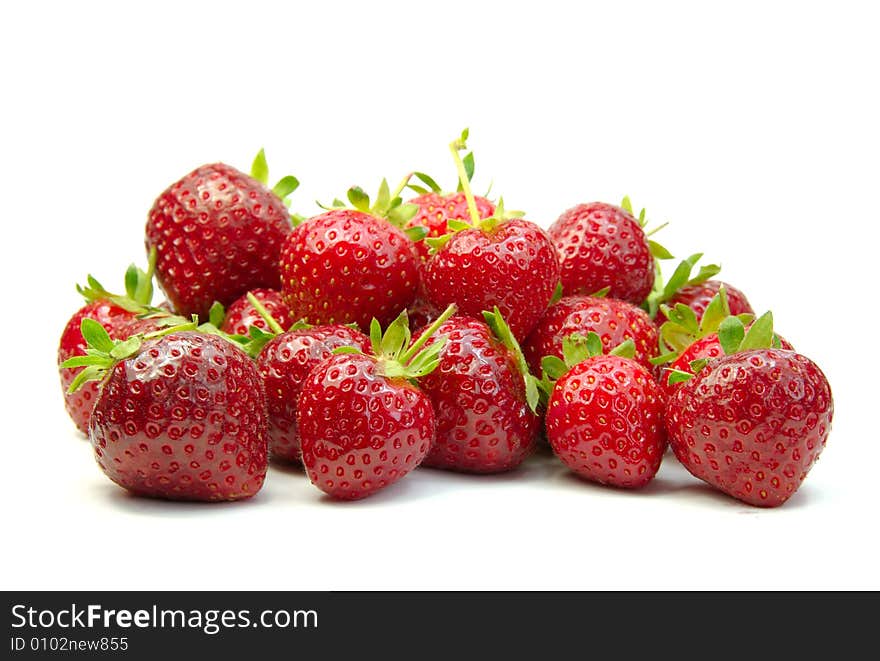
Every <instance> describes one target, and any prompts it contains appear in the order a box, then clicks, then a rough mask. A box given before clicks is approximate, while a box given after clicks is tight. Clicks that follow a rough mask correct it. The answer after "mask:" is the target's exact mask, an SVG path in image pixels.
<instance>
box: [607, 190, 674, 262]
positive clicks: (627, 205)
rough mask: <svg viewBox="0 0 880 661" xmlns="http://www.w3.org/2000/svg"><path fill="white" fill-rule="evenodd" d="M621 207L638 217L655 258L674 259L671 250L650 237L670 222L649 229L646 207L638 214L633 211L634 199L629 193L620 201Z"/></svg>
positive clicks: (637, 219)
mask: <svg viewBox="0 0 880 661" xmlns="http://www.w3.org/2000/svg"><path fill="white" fill-rule="evenodd" d="M620 208H621V209H623V210H624V211H626V212H627V213H628V214H629V215H630V216H632V217H633V218H635V219H636V221H638V223H639V227H641V228H642V229H643V230H644V232H645V236H646V237H648V247H649V248H650V249H651V254H652V255H653V256H654V258H655V259H672V253H671V252H669V251H668V250H667V249H666V248H664V247H663V246H662V245H660V244H659V243H657V242H656V241H654V240H653V239H651V238H650V237H651V236H653V235H654V234H656V233H657V232H659V231H660V230H662V229H663V228H664V227H666V226H667V225H668V224H669V223H663V224H661V225H658V226H657V227H654V228H653V229H648V220H647V219H646V218H645V209H644V208H642V210H641V211H640V212H639V214H638V216H637V215H636V214H635V212H634V211H633V205H632V201H631V200H630V199H629V195H624V197H623V200H621V202H620Z"/></svg>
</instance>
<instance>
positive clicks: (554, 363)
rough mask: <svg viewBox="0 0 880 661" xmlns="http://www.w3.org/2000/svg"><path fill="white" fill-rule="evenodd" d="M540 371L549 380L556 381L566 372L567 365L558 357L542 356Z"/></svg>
mask: <svg viewBox="0 0 880 661" xmlns="http://www.w3.org/2000/svg"><path fill="white" fill-rule="evenodd" d="M541 371H542V372H543V373H544V374H545V375H546V376H547V377H548V378H549V379H551V380H553V381H558V380H559V379H560V378H561V377H562V375H563V374H565V373H566V372H567V371H568V365H566V364H565V362H564V361H563V360H562V359H561V358H559V357H558V356H544V357H543V358H542V359H541Z"/></svg>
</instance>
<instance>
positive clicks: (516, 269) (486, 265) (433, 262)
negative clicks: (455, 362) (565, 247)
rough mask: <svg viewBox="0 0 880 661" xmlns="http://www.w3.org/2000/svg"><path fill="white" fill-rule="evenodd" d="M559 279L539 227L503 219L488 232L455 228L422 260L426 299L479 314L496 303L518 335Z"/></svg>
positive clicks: (531, 325) (525, 331) (551, 251)
mask: <svg viewBox="0 0 880 661" xmlns="http://www.w3.org/2000/svg"><path fill="white" fill-rule="evenodd" d="M558 282H559V262H558V260H557V258H556V252H555V250H554V249H553V244H552V243H550V239H549V238H548V237H547V234H546V233H545V232H544V230H542V229H541V228H540V227H538V226H537V225H535V224H534V223H531V222H529V221H526V220H519V219H514V220H509V221H506V222H504V223H502V224H501V225H499V226H498V227H497V228H496V229H495V230H493V231H491V232H484V231H483V230H480V229H468V230H462V231H461V232H457V233H456V234H455V235H454V236H453V237H452V238H451V239H450V240H449V242H448V243H447V244H446V245H445V246H444V247H443V248H442V249H441V250H440V251H439V252H438V253H437V254H436V255H434V256H432V257H431V259H430V260H428V264H427V266H426V268H425V282H424V285H425V289H426V291H427V295H428V300H429V301H430V302H431V303H433V304H434V305H435V306H436V307H438V308H439V309H441V310H443V309H446V307H447V306H448V305H449V304H450V303H455V304H456V305H457V306H458V310H459V312H460V313H461V314H464V315H467V316H471V317H477V318H480V317H482V313H483V311H484V310H490V311H491V310H492V308H493V306H496V305H497V306H498V308H499V310H500V311H501V314H502V315H503V316H504V319H505V320H506V321H507V324H508V325H509V326H510V329H511V331H512V332H513V334H514V335H515V336H516V338H517V339H518V340H520V341H522V340H523V339H524V338H525V336H526V335H528V333H529V332H530V331H531V330H532V329H533V328H534V327H535V325H536V324H537V323H538V320H539V319H540V318H541V316H542V315H543V314H544V311H545V310H546V309H547V305H548V304H549V303H550V298H551V297H552V296H553V291H554V289H555V288H556V284H557V283H558Z"/></svg>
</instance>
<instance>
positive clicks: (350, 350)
mask: <svg viewBox="0 0 880 661" xmlns="http://www.w3.org/2000/svg"><path fill="white" fill-rule="evenodd" d="M331 353H334V354H340V353H357V354H361V355H363V354H364V352H363V351H361V350H360V349H358V348H357V347H336V348H335V349H333V351H332V352H331Z"/></svg>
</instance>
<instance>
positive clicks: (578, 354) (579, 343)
mask: <svg viewBox="0 0 880 661" xmlns="http://www.w3.org/2000/svg"><path fill="white" fill-rule="evenodd" d="M596 340H599V353H598V354H597V353H594V351H595V350H596ZM601 353H602V340H601V339H600V338H599V336H598V335H596V333H593V332H590V333H589V334H588V335H586V336H584V335H581V334H580V333H572V334H571V335H569V336H568V337H565V338H563V339H562V356H563V360H565V364H566V365H567V366H568V367H574V366H575V365H577V364H578V363H582V362H584V361H585V360H587V359H589V358H590V357H591V356H596V355H600V354H601Z"/></svg>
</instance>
